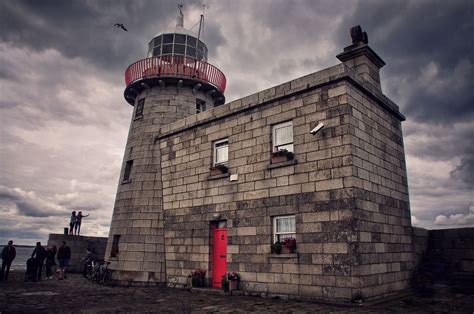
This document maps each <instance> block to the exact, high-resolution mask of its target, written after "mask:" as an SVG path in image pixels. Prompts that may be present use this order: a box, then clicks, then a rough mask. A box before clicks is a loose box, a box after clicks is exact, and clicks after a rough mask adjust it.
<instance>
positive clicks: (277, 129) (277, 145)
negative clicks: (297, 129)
mask: <svg viewBox="0 0 474 314" xmlns="http://www.w3.org/2000/svg"><path fill="white" fill-rule="evenodd" d="M272 144H273V151H274V152H276V151H279V150H283V149H286V150H287V151H289V152H293V122H291V121H287V122H283V123H279V124H275V125H274V126H273V127H272Z"/></svg>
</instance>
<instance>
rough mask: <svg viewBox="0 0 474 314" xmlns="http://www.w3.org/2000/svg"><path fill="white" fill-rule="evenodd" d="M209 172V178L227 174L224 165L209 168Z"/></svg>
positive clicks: (226, 168)
mask: <svg viewBox="0 0 474 314" xmlns="http://www.w3.org/2000/svg"><path fill="white" fill-rule="evenodd" d="M209 170H211V176H218V175H220V174H225V173H229V168H228V167H227V166H226V165H217V166H214V167H211V168H209Z"/></svg>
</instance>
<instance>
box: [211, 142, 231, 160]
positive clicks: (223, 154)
mask: <svg viewBox="0 0 474 314" xmlns="http://www.w3.org/2000/svg"><path fill="white" fill-rule="evenodd" d="M228 161H229V140H228V139H223V140H219V141H216V142H214V164H213V165H214V166H217V165H225V166H227V163H228Z"/></svg>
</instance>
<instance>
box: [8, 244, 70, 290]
mask: <svg viewBox="0 0 474 314" xmlns="http://www.w3.org/2000/svg"><path fill="white" fill-rule="evenodd" d="M15 257H16V249H15V247H14V246H13V241H12V240H10V241H8V245H7V246H5V247H4V248H3V250H2V271H1V272H0V280H7V279H8V274H9V273H10V267H11V265H12V262H13V260H14V259H15ZM70 259H71V249H70V248H69V247H68V246H66V242H65V241H62V245H61V247H60V248H59V250H58V249H57V248H56V245H52V246H49V247H47V248H46V249H45V248H44V247H43V246H42V245H41V242H37V243H36V246H35V249H34V250H33V253H32V254H31V258H30V259H28V260H27V262H26V275H27V276H28V279H30V280H32V281H39V280H41V275H42V273H43V266H44V263H45V261H46V279H53V266H55V265H56V260H57V261H58V266H59V268H58V270H57V272H58V274H59V279H65V278H66V270H67V267H68V265H69V260H70ZM25 280H26V277H25Z"/></svg>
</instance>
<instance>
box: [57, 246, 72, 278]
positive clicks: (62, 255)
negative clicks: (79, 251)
mask: <svg viewBox="0 0 474 314" xmlns="http://www.w3.org/2000/svg"><path fill="white" fill-rule="evenodd" d="M57 258H58V264H59V280H62V279H64V278H66V270H67V266H68V265H69V260H70V259H71V249H70V248H69V246H66V242H65V241H62V245H61V247H60V248H59V250H58V256H57Z"/></svg>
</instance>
